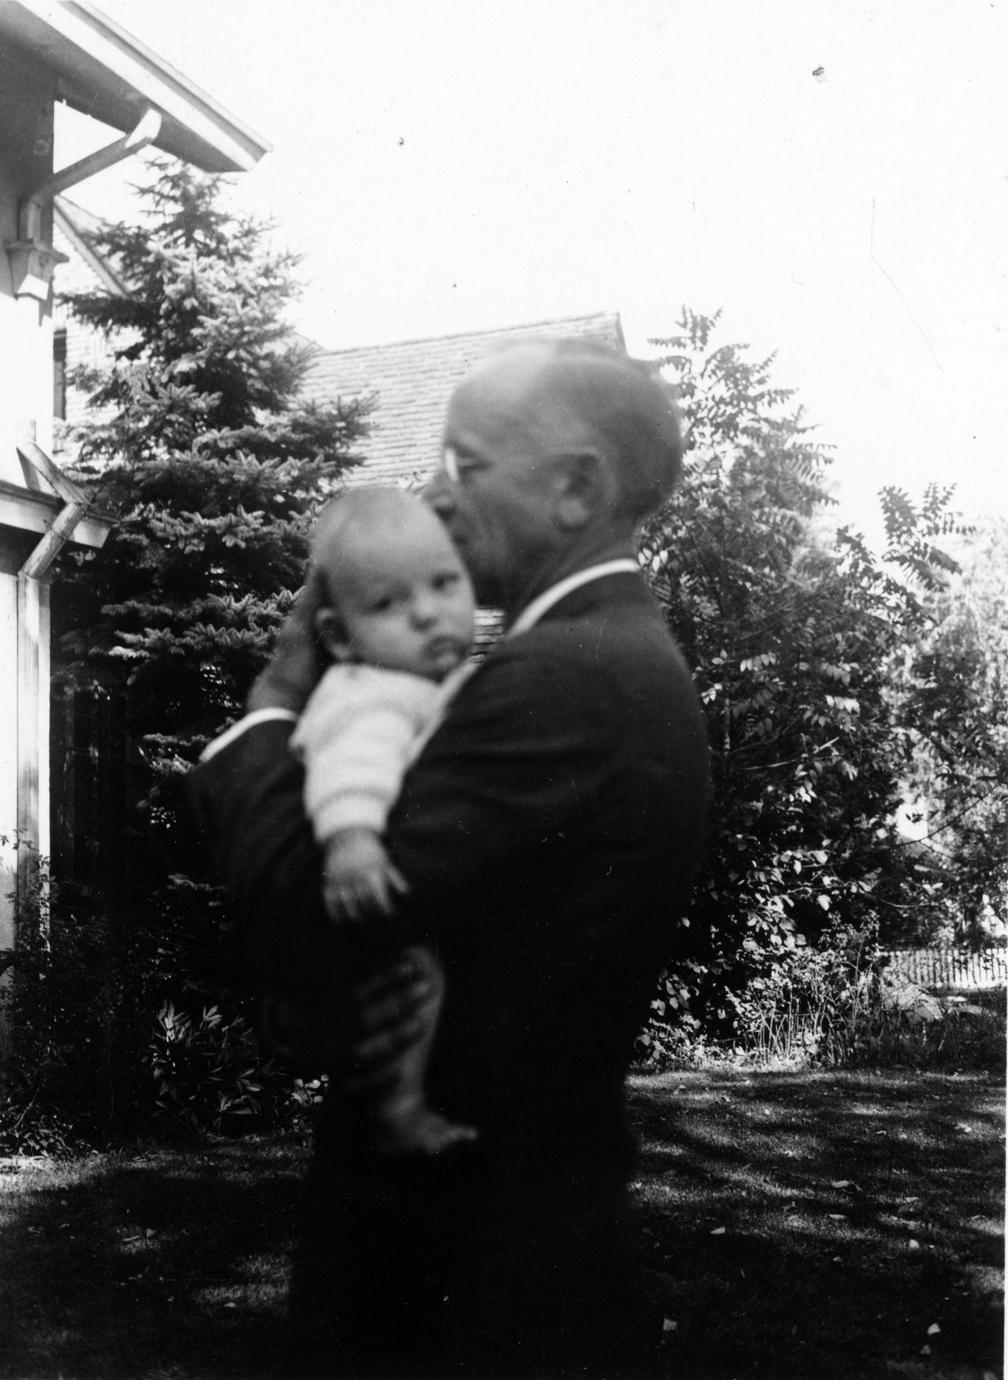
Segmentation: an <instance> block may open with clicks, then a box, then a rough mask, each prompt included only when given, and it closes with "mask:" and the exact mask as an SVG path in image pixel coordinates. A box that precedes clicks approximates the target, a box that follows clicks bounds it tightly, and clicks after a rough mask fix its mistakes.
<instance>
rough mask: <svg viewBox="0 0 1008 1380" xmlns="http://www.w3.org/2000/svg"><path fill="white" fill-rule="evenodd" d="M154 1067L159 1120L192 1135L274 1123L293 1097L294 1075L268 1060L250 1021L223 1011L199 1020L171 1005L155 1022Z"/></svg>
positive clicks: (207, 1010) (212, 1009) (210, 1010)
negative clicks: (245, 1124) (247, 1124)
mask: <svg viewBox="0 0 1008 1380" xmlns="http://www.w3.org/2000/svg"><path fill="white" fill-rule="evenodd" d="M150 1066H151V1070H152V1072H153V1075H154V1083H155V1088H156V1092H157V1112H158V1116H159V1118H160V1119H161V1120H163V1121H167V1122H169V1123H171V1124H174V1125H175V1126H177V1127H184V1128H186V1129H189V1130H211V1131H223V1130H233V1129H236V1127H237V1126H239V1125H240V1123H241V1122H242V1121H243V1120H249V1121H254V1122H256V1123H262V1122H264V1121H267V1122H268V1121H273V1120H275V1119H276V1116H277V1114H278V1112H279V1111H280V1109H281V1108H282V1107H283V1106H284V1105H285V1104H286V1103H287V1102H288V1100H289V1099H290V1096H291V1092H292V1080H291V1077H290V1075H288V1074H287V1073H285V1072H284V1071H283V1070H281V1069H280V1067H279V1066H278V1065H277V1064H276V1063H275V1062H273V1061H272V1060H264V1059H263V1057H262V1054H261V1052H260V1049H259V1042H258V1039H257V1037H256V1034H255V1031H254V1030H253V1029H252V1027H251V1025H250V1024H249V1023H248V1021H247V1020H246V1019H245V1017H244V1016H242V1015H235V1016H232V1017H230V1018H225V1016H224V1015H223V1014H222V1012H221V1011H220V1008H219V1007H217V1006H208V1007H204V1008H203V1011H202V1013H201V1015H200V1016H199V1017H198V1018H197V1017H193V1016H192V1015H190V1014H189V1013H188V1012H187V1011H178V1010H176V1009H175V1007H174V1005H173V1004H172V1003H171V1002H166V1003H165V1005H164V1006H162V1007H161V1009H160V1011H159V1012H158V1014H157V1018H156V1020H155V1027H154V1035H153V1038H152V1040H151V1045H150Z"/></svg>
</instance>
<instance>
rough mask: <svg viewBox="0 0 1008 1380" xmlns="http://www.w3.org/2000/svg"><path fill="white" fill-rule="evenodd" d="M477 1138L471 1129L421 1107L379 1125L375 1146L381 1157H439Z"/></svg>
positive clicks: (473, 1129) (477, 1134)
mask: <svg viewBox="0 0 1008 1380" xmlns="http://www.w3.org/2000/svg"><path fill="white" fill-rule="evenodd" d="M478 1139H479V1132H478V1131H477V1130H476V1128H475V1126H462V1125H460V1124H459V1123H458V1122H457V1121H449V1120H448V1118H447V1117H443V1116H441V1115H440V1114H439V1113H438V1112H432V1111H431V1110H430V1109H429V1108H428V1107H423V1108H419V1109H417V1110H416V1111H414V1112H411V1114H410V1115H409V1116H406V1117H400V1118H396V1119H394V1120H391V1121H386V1122H383V1123H382V1125H381V1126H379V1128H378V1133H377V1136H376V1145H377V1149H378V1151H379V1152H380V1153H381V1154H383V1155H443V1154H444V1153H445V1151H446V1150H451V1149H453V1148H454V1147H455V1146H456V1145H468V1144H471V1143H472V1142H473V1141H474V1140H478Z"/></svg>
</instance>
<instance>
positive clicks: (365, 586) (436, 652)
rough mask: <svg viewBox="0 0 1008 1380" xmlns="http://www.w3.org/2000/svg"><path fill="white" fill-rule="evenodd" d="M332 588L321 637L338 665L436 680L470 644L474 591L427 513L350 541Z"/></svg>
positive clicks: (343, 547)
mask: <svg viewBox="0 0 1008 1380" xmlns="http://www.w3.org/2000/svg"><path fill="white" fill-rule="evenodd" d="M329 583H330V588H332V589H334V590H336V591H338V599H337V603H338V607H337V609H336V610H335V614H336V618H335V619H334V620H333V624H332V627H333V631H332V632H331V633H330V634H328V635H327V634H326V633H325V631H324V630H323V638H324V640H325V644H326V647H327V650H328V651H329V652H330V654H331V655H332V656H334V657H335V658H336V659H338V660H340V661H354V662H364V663H366V664H367V665H370V666H380V667H383V668H384V669H385V670H389V671H409V672H412V674H413V675H417V676H424V677H425V678H426V679H428V680H435V681H440V680H443V679H444V677H445V676H446V675H448V673H449V672H450V671H453V670H454V669H455V667H456V666H458V665H459V663H460V662H462V661H463V660H464V659H465V656H466V654H467V652H468V651H469V648H470V646H471V645H472V639H473V615H474V611H475V603H474V599H473V591H472V585H471V584H470V582H469V576H468V575H467V573H466V570H465V567H464V566H463V565H462V562H461V561H460V560H459V557H458V553H457V552H456V550H455V548H454V546H453V545H452V543H451V541H450V539H449V538H448V536H447V534H446V532H445V531H444V529H443V528H442V526H441V523H440V521H439V520H438V518H436V517H435V516H434V514H433V513H431V512H429V511H428V510H427V509H421V510H420V513H419V514H418V517H417V520H416V521H415V522H414V521H411V522H409V523H407V524H403V523H396V524H395V525H394V527H385V528H379V529H372V530H371V531H370V532H368V533H366V534H365V533H363V532H359V531H358V532H351V533H350V534H348V536H347V539H346V540H345V541H344V542H343V543H342V544H341V550H340V556H339V567H338V570H337V571H335V572H334V575H333V578H332V579H331V580H330V582H329Z"/></svg>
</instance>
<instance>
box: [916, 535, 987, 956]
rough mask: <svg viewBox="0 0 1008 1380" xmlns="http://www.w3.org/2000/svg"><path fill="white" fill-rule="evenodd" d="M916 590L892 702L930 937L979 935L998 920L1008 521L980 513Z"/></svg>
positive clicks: (973, 940)
mask: <svg viewBox="0 0 1008 1380" xmlns="http://www.w3.org/2000/svg"><path fill="white" fill-rule="evenodd" d="M961 561H962V569H961V571H958V572H956V571H952V572H948V573H945V574H944V577H943V578H942V579H941V580H940V581H939V582H938V583H936V584H935V585H934V586H933V587H932V588H930V589H929V590H928V591H927V593H926V595H925V596H924V600H923V602H924V610H925V614H926V616H927V623H926V626H925V627H924V629H923V631H922V634H921V637H920V639H919V640H918V641H917V642H916V643H915V644H914V645H913V646H911V647H907V648H905V649H904V650H903V652H902V654H901V655H900V656H899V657H898V658H897V660H896V663H895V667H894V671H895V677H896V691H895V696H896V705H897V713H898V716H899V719H900V722H901V723H902V724H904V725H905V727H906V729H907V731H908V733H909V735H910V740H911V744H912V751H911V762H910V768H909V773H908V786H909V789H910V791H911V792H912V794H913V795H914V796H915V797H916V798H917V800H918V801H919V802H920V803H921V815H922V818H921V820H920V822H921V823H922V824H923V825H924V830H923V838H922V841H921V846H920V848H919V850H918V853H919V855H920V856H921V857H922V858H923V859H924V860H926V862H927V864H928V865H929V868H930V871H931V874H932V878H933V880H932V883H931V890H932V893H933V894H934V897H935V901H936V904H935V906H934V907H933V908H932V909H931V911H930V918H931V921H932V924H933V926H934V930H933V935H932V936H931V937H934V938H937V939H945V940H952V941H955V942H966V943H969V944H972V945H976V946H979V945H981V944H982V943H983V942H984V941H985V940H987V939H989V938H990V937H991V933H992V931H993V930H996V929H999V930H1000V932H1001V933H1002V934H1003V932H1004V927H1005V925H1006V923H1008V522H1006V521H1005V519H1004V518H1000V519H998V518H995V517H991V518H988V520H987V521H986V523H984V524H983V525H982V526H981V528H980V530H979V531H977V532H976V533H974V534H973V535H972V536H971V538H970V540H969V542H968V544H967V545H966V547H965V549H964V551H963V552H962V555H961Z"/></svg>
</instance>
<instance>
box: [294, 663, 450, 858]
mask: <svg viewBox="0 0 1008 1380" xmlns="http://www.w3.org/2000/svg"><path fill="white" fill-rule="evenodd" d="M443 699H444V687H443V686H441V685H438V684H436V683H435V682H434V681H430V680H425V679H424V678H423V677H422V676H414V675H410V674H409V673H407V672H404V671H386V670H380V669H378V668H377V667H373V666H342V665H338V666H331V667H330V668H329V670H328V671H326V673H325V675H324V676H323V677H322V679H321V681H320V682H319V684H318V685H317V686H316V688H315V691H314V693H313V694H312V696H311V699H310V700H309V701H308V703H307V705H306V706H305V709H304V712H303V714H302V715H301V718H300V719H299V720H298V724H297V727H296V728H295V730H294V734H293V736H292V737H291V748H292V750H293V751H294V753H295V754H296V755H297V756H298V757H299V758H300V759H301V761H302V762H303V763H304V768H305V812H306V814H307V815H308V818H309V819H310V820H311V824H312V828H313V830H314V833H315V838H316V839H317V841H318V842H319V843H326V842H328V840H329V839H331V838H332V836H333V834H335V833H337V832H338V831H339V830H341V829H349V828H364V829H373V830H374V831H375V832H376V833H381V832H382V831H383V829H384V828H385V821H386V819H387V818H388V813H389V810H390V809H391V808H392V806H393V804H394V803H395V800H396V798H397V796H398V795H399V788H400V786H401V785H402V779H403V776H404V774H405V772H406V769H407V767H408V766H409V765H410V763H411V762H412V760H413V758H414V756H415V754H416V751H417V750H418V746H419V744H421V743H422V742H423V741H425V740H426V737H427V734H428V730H429V729H430V728H431V726H432V724H433V723H434V722H435V721H436V719H437V716H438V715H439V713H440V711H441V706H442V703H443Z"/></svg>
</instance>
